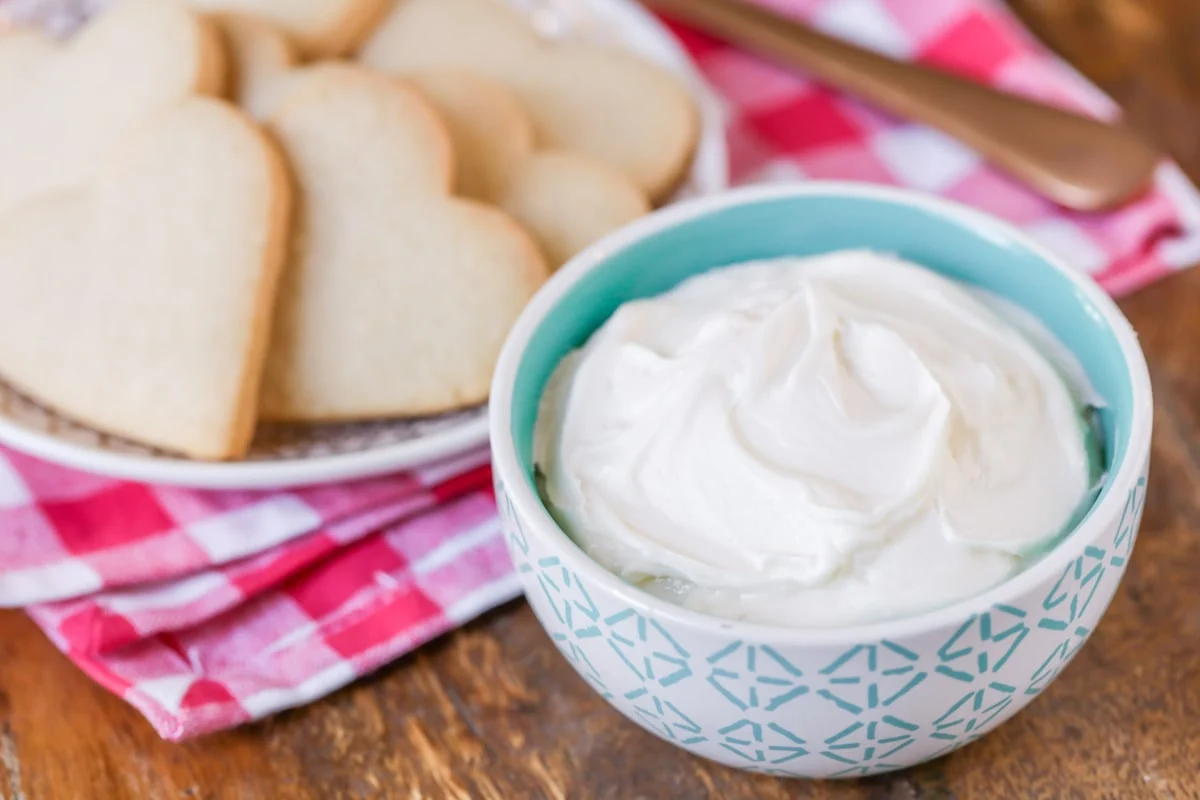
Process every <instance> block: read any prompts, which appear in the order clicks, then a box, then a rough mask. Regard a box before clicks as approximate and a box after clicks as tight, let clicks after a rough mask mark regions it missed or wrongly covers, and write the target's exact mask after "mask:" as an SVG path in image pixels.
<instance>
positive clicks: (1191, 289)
mask: <svg viewBox="0 0 1200 800" xmlns="http://www.w3.org/2000/svg"><path fill="white" fill-rule="evenodd" d="M1014 5H1015V6H1016V7H1017V9H1018V10H1019V11H1020V12H1021V13H1022V15H1023V16H1024V17H1025V18H1026V19H1027V21H1028V22H1029V23H1030V25H1031V26H1032V27H1033V29H1034V30H1035V31H1036V32H1037V33H1038V34H1039V35H1041V36H1042V37H1043V38H1044V39H1045V40H1047V41H1048V42H1049V43H1050V44H1051V45H1052V46H1055V47H1057V48H1059V49H1060V50H1061V52H1063V53H1064V54H1065V55H1066V56H1067V57H1068V58H1069V59H1071V60H1072V61H1074V62H1075V63H1076V64H1077V65H1078V66H1079V67H1080V68H1081V69H1082V70H1083V71H1084V72H1086V73H1087V74H1088V75H1090V76H1091V77H1092V78H1094V79H1095V80H1097V81H1098V82H1099V83H1101V84H1102V85H1103V86H1104V87H1105V88H1107V89H1108V90H1109V91H1110V92H1112V93H1113V94H1114V95H1115V96H1116V97H1117V99H1118V100H1120V101H1121V102H1122V103H1123V104H1124V105H1125V106H1126V108H1127V109H1128V110H1129V113H1130V115H1131V117H1132V118H1133V119H1134V120H1135V122H1136V123H1137V124H1138V125H1140V126H1141V127H1143V128H1144V129H1146V130H1147V131H1149V132H1152V133H1153V134H1155V135H1157V136H1158V138H1159V139H1160V140H1161V141H1163V142H1164V143H1165V144H1166V145H1167V146H1168V147H1169V148H1170V149H1171V150H1172V152H1173V153H1174V154H1175V155H1176V157H1178V158H1179V160H1180V161H1181V162H1182V163H1183V164H1184V166H1185V167H1186V168H1187V169H1188V171H1189V172H1190V174H1191V175H1192V176H1193V177H1194V178H1200V47H1197V42H1200V3H1196V2H1194V0H1015V2H1014ZM1122 306H1123V307H1124V309H1125V311H1126V312H1127V313H1128V315H1129V317H1130V318H1131V320H1132V321H1133V323H1134V325H1135V326H1136V327H1137V329H1138V330H1139V332H1140V334H1141V336H1142V340H1143V342H1144V345H1145V349H1146V354H1147V356H1148V358H1149V361H1150V369H1151V374H1152V378H1153V381H1154V387H1155V400H1156V414H1157V424H1156V426H1155V434H1154V456H1153V458H1154V468H1153V471H1152V473H1151V486H1150V491H1149V494H1148V501H1147V506H1146V514H1145V522H1144V524H1143V529H1142V534H1141V538H1140V539H1139V542H1138V546H1137V551H1136V554H1135V557H1134V559H1133V562H1132V565H1131V566H1130V569H1129V572H1128V575H1127V577H1126V578H1125V582H1124V584H1123V585H1122V587H1121V591H1120V592H1119V594H1118V596H1117V599H1116V600H1115V601H1114V602H1113V605H1112V607H1111V610H1110V611H1109V612H1108V615H1107V616H1106V617H1105V621H1104V624H1103V625H1101V626H1100V628H1099V630H1098V631H1097V632H1096V634H1095V635H1094V636H1093V638H1092V641H1091V642H1090V643H1089V644H1088V646H1087V647H1086V648H1085V649H1084V650H1083V652H1082V653H1081V654H1080V656H1079V657H1078V658H1077V659H1076V660H1075V661H1074V663H1072V664H1071V666H1070V668H1069V669H1067V670H1066V672H1065V674H1064V675H1063V676H1062V677H1061V678H1060V679H1059V680H1058V681H1057V682H1056V683H1055V684H1054V685H1053V686H1052V687H1051V688H1050V689H1049V690H1048V691H1047V692H1046V693H1045V694H1044V695H1043V696H1042V697H1040V698H1038V699H1037V700H1036V701H1035V702H1034V703H1033V704H1032V705H1031V706H1030V708H1029V709H1027V710H1026V711H1024V712H1023V713H1021V714H1020V715H1018V716H1017V717H1016V718H1015V719H1014V720H1013V721H1012V722H1009V723H1008V724H1006V725H1004V726H1002V727H1001V728H1000V729H999V730H997V731H996V732H995V733H994V734H992V735H990V736H988V737H986V738H985V739H983V740H981V741H980V742H978V743H975V744H973V745H971V746H969V747H967V748H965V749H963V750H961V751H959V752H957V753H955V754H953V755H951V756H949V757H947V758H945V759H942V760H940V761H936V762H934V763H932V764H928V765H926V766H924V767H920V768H918V769H915V770H911V771H908V772H903V773H899V774H896V775H892V776H883V777H879V778H875V779H869V780H863V781H860V782H857V783H836V784H833V783H826V784H814V783H805V782H796V781H791V782H787V781H778V780H775V779H771V778H762V777H756V776H750V775H747V774H743V773H740V772H736V771H734V770H730V769H725V768H722V767H718V766H716V765H713V764H709V763H707V762H704V761H701V760H699V759H696V758H693V757H691V756H688V755H686V754H684V753H682V752H681V751H678V750H675V749H674V748H673V747H671V746H670V745H668V744H665V743H663V742H661V741H659V740H657V739H655V738H653V737H652V736H650V735H649V734H647V733H644V732H642V731H641V729H639V728H637V727H636V726H634V725H633V724H632V723H629V722H627V721H625V719H624V718H622V717H620V716H619V715H618V714H617V713H616V712H615V711H612V710H611V709H610V708H609V707H608V706H607V705H606V704H605V703H604V702H603V701H602V700H600V699H599V698H598V697H597V696H596V695H594V694H593V693H592V691H591V690H590V689H588V688H587V687H586V686H585V684H584V683H583V681H581V680H580V679H578V678H577V677H576V675H575V674H574V672H572V671H571V669H570V668H569V667H568V666H567V664H566V662H565V661H563V659H562V658H561V657H560V656H559V655H558V653H557V652H556V651H555V650H554V649H553V647H552V646H551V644H550V642H549V640H548V639H547V638H546V637H545V635H544V634H543V633H542V631H541V629H540V628H539V627H538V625H537V623H536V622H535V621H534V619H533V616H532V615H531V614H530V612H529V610H528V609H527V608H526V607H525V605H524V603H523V602H518V603H513V604H511V605H509V606H507V607H505V608H503V609H500V610H498V611H496V612H493V613H492V614H490V615H489V616H487V617H486V618H485V619H483V620H481V621H479V622H477V623H476V624H474V625H471V626H469V627H467V628H466V629H465V630H462V631H459V632H456V633H454V634H453V635H450V636H447V637H445V638H444V639H442V640H441V641H440V642H437V643H435V644H433V645H431V646H429V647H426V648H424V649H422V650H421V651H420V652H418V653H417V654H415V655H413V656H410V657H408V658H405V659H403V660H401V661H400V662H399V663H397V664H395V665H393V666H391V667H390V668H387V669H385V670H383V671H382V672H380V673H379V674H377V675H375V676H373V677H372V678H370V679H368V680H364V681H360V682H359V683H358V684H356V685H355V686H353V687H351V688H349V689H346V690H344V691H341V692H339V693H337V694H335V695H334V696H332V697H330V698H328V699H326V700H323V701H321V702H318V703H316V704H314V705H312V706H310V707H308V708H304V709H300V710H297V711H293V712H289V713H285V714H281V715H279V716H277V717H275V718H274V719H271V720H269V721H266V722H264V723H261V724H257V725H254V726H251V727H248V728H245V729H243V730H238V731H234V732H232V733H227V734H223V735H218V736H213V737H210V738H207V739H204V740H202V741H198V742H194V743H191V744H185V745H171V744H165V743H163V742H162V741H160V740H159V739H158V738H157V737H156V736H155V735H154V733H153V731H152V730H151V729H150V726H149V725H147V724H146V723H145V722H144V721H143V720H142V719H141V718H140V717H139V716H138V715H137V714H136V713H135V712H134V711H133V710H132V709H130V708H129V707H127V706H126V705H125V704H124V703H122V702H121V701H120V700H118V699H116V698H115V697H112V696H110V695H109V694H107V693H106V692H104V691H101V690H100V689H99V688H97V687H96V686H94V685H93V684H92V683H91V682H90V681H88V679H86V678H85V677H84V676H83V675H82V674H81V673H79V672H78V671H76V670H75V669H74V668H73V667H72V666H71V665H70V664H69V663H68V662H67V661H66V660H65V659H64V658H63V657H62V656H60V655H59V654H58V652H57V651H55V650H54V648H53V647H52V646H51V645H50V644H49V643H48V642H47V641H46V640H45V639H44V638H43V637H42V636H41V634H40V633H39V632H38V631H37V629H36V628H35V627H34V626H33V625H32V624H31V623H30V622H29V621H28V620H27V619H26V618H25V617H24V616H23V615H21V614H19V613H15V612H5V613H3V614H0V798H7V800H18V799H19V800H50V799H52V798H53V799H55V800H57V799H59V798H62V799H65V800H73V799H74V798H84V797H97V798H110V799H111V800H122V798H137V800H143V799H144V798H217V797H228V798H259V797H261V798H281V799H283V798H313V799H314V800H315V799H316V798H321V800H326V799H327V798H335V797H430V798H443V797H447V798H476V797H478V798H505V799H506V800H507V799H508V798H539V797H547V798H572V800H573V799H574V798H586V797H597V798H599V797H609V798H622V799H624V798H636V797H644V798H690V797H719V798H729V800H736V798H755V799H756V800H760V799H761V800H767V798H782V797H798V798H825V797H844V798H880V799H881V800H883V799H884V798H896V799H897V800H899V799H900V798H904V799H905V800H909V799H915V798H929V800H933V799H934V798H938V799H939V800H948V799H949V798H971V799H972V800H973V799H974V798H990V797H995V798H1023V797H1039V798H1041V797H1045V798H1114V800H1115V799H1116V798H1120V800H1132V799H1133V798H1200V269H1197V270H1195V271H1192V272H1190V273H1185V274H1181V275H1178V276H1175V277H1173V278H1171V279H1170V280H1167V281H1164V282H1162V283H1160V284H1158V285H1156V286H1154V287H1152V288H1150V289H1148V290H1145V291H1143V292H1141V293H1139V294H1138V295H1137V296H1136V297H1132V298H1130V299H1128V300H1126V301H1125V302H1123V303H1122Z"/></svg>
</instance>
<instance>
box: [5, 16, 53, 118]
mask: <svg viewBox="0 0 1200 800" xmlns="http://www.w3.org/2000/svg"><path fill="white" fill-rule="evenodd" d="M55 49H56V48H55V46H54V40H53V39H51V38H50V37H48V36H46V35H45V34H43V33H41V32H40V31H37V30H34V29H32V28H18V29H17V30H14V31H10V32H9V33H5V34H0V103H3V102H4V99H5V98H6V97H8V96H9V95H11V94H13V93H15V92H17V91H19V90H21V89H23V88H24V87H25V85H26V84H28V83H29V81H30V80H31V79H32V78H33V75H34V73H35V72H36V71H38V70H40V69H41V68H42V67H43V66H45V65H46V64H48V63H50V60H51V59H52V58H53V56H54V52H55Z"/></svg>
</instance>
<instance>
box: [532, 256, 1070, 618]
mask: <svg viewBox="0 0 1200 800" xmlns="http://www.w3.org/2000/svg"><path fill="white" fill-rule="evenodd" d="M989 306H990V304H985V303H982V302H980V300H979V299H977V298H976V297H975V296H973V295H972V294H971V293H970V292H968V291H966V290H965V289H963V288H962V287H960V286H958V285H957V284H955V283H953V282H951V281H949V280H947V279H945V278H942V277H941V276H939V275H937V274H935V273H933V272H930V271H928V270H926V269H924V268H921V267H918V266H916V265H914V264H910V263H908V262H905V261H902V260H900V259H896V258H892V257H887V256H883V255H879V254H875V253H870V252H860V251H853V252H841V253H835V254H831V255H827V256H820V257H814V258H806V259H801V258H785V259H778V260H773V261H763V262H756V263H750V264H743V265H738V266H734V267H728V268H725V269H720V270H715V271H713V272H710V273H707V274H705V275H701V276H697V277H695V278H692V279H690V280H688V281H686V282H685V283H683V284H681V285H680V286H678V287H677V288H676V289H674V290H673V291H671V292H669V293H667V294H664V295H662V296H659V297H656V298H652V299H649V300H642V301H636V302H631V303H626V304H625V305H623V306H622V307H621V308H620V309H618V310H617V312H616V313H615V314H614V315H613V316H612V318H611V319H610V320H609V321H608V322H607V323H606V324H605V325H604V326H603V327H602V328H601V329H600V330H599V331H597V332H596V333H595V334H594V335H593V336H592V338H591V339H590V341H589V342H588V343H587V345H586V346H585V347H584V348H583V349H582V350H580V351H577V352H575V353H573V354H571V355H569V356H568V357H567V358H566V359H564V361H563V363H562V364H561V365H560V366H559V368H558V369H557V371H556V372H555V374H554V375H553V377H552V378H551V381H550V383H549V384H548V386H547V389H546V393H545V396H544V397H543V400H542V407H541V411H540V417H539V420H538V426H537V433H536V436H535V439H536V441H535V449H536V460H537V463H538V466H539V468H540V470H541V472H542V475H543V486H542V490H543V492H544V494H545V495H546V499H547V500H548V505H549V506H550V508H551V511H552V513H554V515H555V516H556V518H557V519H558V520H559V522H560V523H561V524H562V525H563V527H564V528H565V529H566V531H567V532H568V533H569V534H570V535H571V536H572V537H573V538H574V539H575V540H576V541H577V542H578V543H579V544H580V545H581V546H582V547H583V548H584V549H585V550H586V551H587V552H588V554H589V555H590V556H591V557H592V558H594V559H595V560H596V561H598V562H599V563H600V564H602V565H603V566H605V567H606V568H608V569H609V570H611V571H613V572H615V573H617V574H618V575H621V576H623V577H625V578H626V579H628V580H630V581H634V582H637V583H641V584H642V585H644V586H645V587H646V588H647V589H649V590H650V591H652V592H655V593H657V594H660V595H664V596H667V597H669V598H670V599H673V600H675V601H676V602H679V603H681V604H682V605H685V606H688V607H691V608H694V609H697V610H701V611H705V612H707V613H711V614H714V615H717V616H722V617H729V618H734V619H749V620H752V621H758V622H767V623H776V624H783V625H793V626H830V625H838V624H847V623H855V622H865V621H871V620H877V619H884V618H889V617H894V616H897V615H902V614H908V613H914V612H917V611H921V610H926V609H929V608H933V607H937V606H939V605H944V604H946V603H949V602H953V601H954V600H957V599H960V598H963V597H967V596H970V595H972V594H976V593H978V592H980V591H982V590H984V589H986V588H988V587H990V586H992V585H994V584H996V583H998V582H1000V581H1002V580H1004V579H1005V578H1006V577H1008V576H1009V575H1011V574H1012V573H1013V572H1014V571H1016V570H1017V569H1019V567H1020V564H1021V561H1022V556H1023V555H1026V554H1028V553H1030V552H1031V551H1033V550H1035V549H1037V548H1038V547H1040V546H1043V545H1045V544H1046V543H1047V542H1048V541H1050V540H1052V539H1053V538H1054V537H1056V536H1057V535H1059V534H1060V533H1061V532H1062V531H1063V529H1064V528H1065V527H1066V526H1067V525H1069V524H1070V522H1071V520H1072V518H1073V516H1074V515H1075V514H1076V512H1077V510H1078V509H1079V508H1080V506H1081V503H1083V502H1084V500H1085V498H1086V497H1087V495H1088V490H1089V485H1090V483H1091V465H1090V459H1089V453H1088V447H1087V441H1086V434H1085V428H1086V426H1085V424H1084V421H1083V418H1082V416H1081V409H1080V406H1079V403H1077V402H1076V401H1075V400H1074V399H1073V397H1072V395H1071V392H1070V390H1069V389H1068V387H1067V385H1066V384H1065V383H1064V380H1063V378H1062V377H1061V376H1060V374H1059V373H1058V372H1057V371H1056V370H1055V369H1054V367H1052V366H1051V364H1050V362H1049V361H1048V360H1047V358H1046V357H1045V356H1043V355H1042V354H1041V353H1040V352H1039V351H1038V350H1037V349H1036V348H1035V347H1034V346H1033V345H1032V344H1031V343H1030V341H1029V340H1028V339H1027V338H1025V337H1024V336H1022V335H1021V334H1020V333H1019V332H1018V331H1017V330H1016V329H1015V328H1014V327H1013V326H1012V325H1010V324H1009V323H1008V322H1006V321H1005V320H1003V319H1002V318H1001V317H1000V316H997V314H996V313H995V311H993V310H992V308H990V307H989Z"/></svg>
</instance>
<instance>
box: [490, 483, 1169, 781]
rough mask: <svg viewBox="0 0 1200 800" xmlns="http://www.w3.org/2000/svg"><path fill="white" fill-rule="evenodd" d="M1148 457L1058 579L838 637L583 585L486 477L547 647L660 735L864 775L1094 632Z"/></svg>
mask: <svg viewBox="0 0 1200 800" xmlns="http://www.w3.org/2000/svg"><path fill="white" fill-rule="evenodd" d="M1145 490H1146V478H1145V466H1144V465H1143V469H1142V477H1141V478H1139V479H1138V481H1137V482H1136V484H1135V485H1134V487H1133V488H1132V489H1130V490H1129V492H1128V494H1127V497H1126V498H1125V504H1124V509H1123V512H1122V514H1121V516H1120V519H1119V520H1118V522H1117V524H1116V525H1115V527H1114V528H1113V529H1112V530H1110V531H1106V532H1104V533H1103V534H1101V535H1100V536H1098V537H1097V539H1096V540H1095V542H1094V543H1093V544H1091V545H1089V546H1087V547H1086V548H1085V549H1084V552H1083V553H1082V554H1081V555H1080V556H1079V557H1078V558H1076V559H1074V560H1073V561H1071V562H1070V563H1069V564H1068V565H1067V567H1066V568H1065V569H1064V570H1063V571H1062V573H1061V574H1059V575H1056V576H1054V577H1053V578H1052V579H1050V580H1047V581H1046V582H1044V583H1043V584H1042V585H1039V586H1036V587H1034V588H1033V589H1031V590H1030V591H1027V592H1026V593H1024V594H1023V595H1022V596H1021V597H1019V598H1015V599H1014V600H1013V601H1011V603H1009V604H1003V605H996V606H993V607H992V608H989V609H987V610H985V611H982V612H981V613H978V614H975V615H973V616H971V617H970V618H969V619H967V620H965V621H963V622H961V624H958V625H955V626H949V627H946V628H945V629H942V630H934V631H930V632H928V633H925V634H922V635H920V636H916V637H912V639H911V640H908V639H906V640H904V641H892V640H887V639H883V640H878V641H868V642H861V643H857V644H854V645H852V646H849V647H815V646H813V645H808V644H806V645H803V646H800V645H795V646H789V645H787V644H786V643H774V644H773V643H769V642H755V641H748V640H741V639H739V640H736V641H729V639H728V637H725V638H722V637H721V636H720V635H719V634H718V633H714V632H708V631H701V630H697V629H693V628H684V627H679V628H678V629H676V628H675V627H673V626H672V624H671V622H670V621H669V620H664V619H660V618H658V616H657V615H656V614H655V611H654V609H652V608H650V607H631V606H629V605H627V604H625V603H624V602H622V601H620V600H619V598H617V597H616V596H615V595H613V594H612V593H611V592H610V591H609V590H608V589H606V588H604V587H593V586H590V585H589V584H588V582H587V581H586V580H585V579H582V578H581V577H580V576H579V575H578V574H576V573H575V572H574V571H572V570H571V569H569V568H568V567H567V566H566V565H565V564H564V563H562V561H561V560H560V559H559V558H558V557H557V556H556V555H555V554H553V553H551V552H543V551H541V550H540V549H539V544H538V542H537V540H536V537H532V536H528V535H527V534H526V532H525V530H524V528H523V526H522V524H521V522H520V520H519V519H518V518H517V515H516V514H515V513H514V509H513V505H512V502H511V500H510V499H509V497H508V495H507V493H506V491H505V488H504V486H503V483H502V482H501V481H500V480H499V479H497V484H496V494H497V499H498V504H499V507H500V510H501V518H502V523H503V526H504V530H505V532H506V538H507V541H508V545H509V551H510V553H511V555H512V558H513V561H514V563H515V564H516V567H517V570H518V574H519V575H520V577H521V580H522V582H523V583H524V586H525V592H526V596H527V597H528V599H529V602H530V605H531V606H532V607H533V610H534V612H535V613H536V614H537V616H538V618H539V620H540V621H541V623H542V624H543V626H544V627H545V629H546V630H547V631H548V632H549V634H550V637H551V639H552V640H553V641H554V644H555V645H556V646H557V648H558V649H559V651H560V652H561V653H562V654H563V656H565V657H566V659H567V660H568V661H569V662H570V663H571V665H572V666H573V667H574V668H575V670H576V671H577V672H578V673H579V674H580V675H581V676H582V677H583V678H584V680H586V681H588V683H590V684H591V685H592V686H593V688H595V689H596V690H597V691H598V692H600V693H601V694H602V695H603V696H604V697H605V698H606V699H608V700H609V701H610V702H611V703H612V704H613V705H614V706H615V707H616V708H617V709H618V710H620V711H621V712H622V713H623V714H624V715H625V716H627V717H628V718H629V719H631V720H633V721H634V722H636V723H637V724H639V725H641V726H642V727H643V728H645V729H646V730H648V731H650V732H651V733H653V734H655V735H656V736H659V737H661V738H663V739H666V740H668V741H671V742H673V743H675V744H677V745H680V746H682V747H684V748H686V749H688V750H690V751H691V752H693V753H695V754H697V755H700V756H703V757H705V758H709V759H712V760H715V761H718V762H721V763H724V764H728V765H730V766H735V767H739V768H742V769H749V770H752V771H756V772H762V773H766V774H771V775H780V776H789V777H802V778H830V777H857V776H864V775H875V774H879V773H882V772H888V771H891V770H896V769H901V768H904V767H909V766H912V765H914V764H918V763H920V762H922V761H926V760H928V759H931V758H936V757H938V756H941V755H944V754H945V753H948V752H950V751H951V750H954V749H956V748H958V747H962V746H963V745H965V744H968V743H969V742H972V741H974V740H975V739H978V738H979V737H980V736H982V735H983V734H985V733H987V732H988V731H990V730H992V729H993V728H995V727H996V726H997V725H999V724H1001V723H1002V722H1004V721H1005V720H1006V719H1008V718H1009V717H1011V716H1012V715H1013V714H1015V713H1016V712H1017V711H1018V710H1020V709H1021V708H1022V707H1024V706H1025V705H1026V704H1027V703H1029V702H1031V701H1032V700H1033V698H1034V697H1035V696H1036V695H1038V694H1040V693H1041V692H1042V691H1043V690H1044V689H1045V688H1046V686H1047V685H1049V683H1050V682H1051V681H1053V680H1054V679H1055V678H1056V677H1057V676H1058V675H1059V674H1060V673H1061V672H1062V670H1063V668H1064V667H1066V665H1067V664H1068V663H1069V662H1070V660H1071V659H1072V658H1073V657H1074V656H1075V654H1076V653H1077V652H1078V651H1079V649H1080V647H1081V646H1082V645H1083V643H1084V642H1085V641H1086V640H1087V638H1088V636H1089V635H1090V634H1091V632H1092V631H1093V630H1094V629H1095V626H1096V623H1097V622H1098V621H1099V619H1100V617H1101V615H1102V614H1103V613H1104V610H1105V609H1106V608H1107V606H1108V604H1109V601H1110V600H1111V599H1112V596H1113V594H1114V592H1115V590H1116V587H1117V584H1118V583H1119V582H1120V579H1121V574H1122V573H1123V572H1124V570H1125V567H1126V566H1127V564H1128V562H1129V557H1130V553H1131V551H1132V549H1133V544H1134V541H1135V540H1136V537H1137V530H1138V525H1139V523H1140V520H1141V515H1142V509H1143V507H1144V503H1145Z"/></svg>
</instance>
